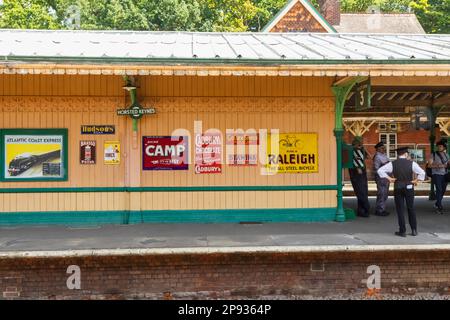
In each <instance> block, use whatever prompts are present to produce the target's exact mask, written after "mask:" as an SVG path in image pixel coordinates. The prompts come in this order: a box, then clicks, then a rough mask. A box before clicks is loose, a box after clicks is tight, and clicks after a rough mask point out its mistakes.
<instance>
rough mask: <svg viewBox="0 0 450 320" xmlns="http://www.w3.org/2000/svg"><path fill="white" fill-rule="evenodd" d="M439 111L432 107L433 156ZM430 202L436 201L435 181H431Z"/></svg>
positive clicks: (431, 144) (431, 145) (431, 148)
mask: <svg viewBox="0 0 450 320" xmlns="http://www.w3.org/2000/svg"><path fill="white" fill-rule="evenodd" d="M438 112H439V111H438V110H437V109H436V108H433V107H430V115H431V118H430V123H431V128H430V136H429V141H430V150H431V154H433V152H434V150H435V148H434V146H435V143H436V128H435V123H436V117H437V113H438ZM428 200H436V192H435V190H434V183H433V181H431V183H430V193H429V195H428Z"/></svg>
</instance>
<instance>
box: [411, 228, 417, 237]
mask: <svg viewBox="0 0 450 320" xmlns="http://www.w3.org/2000/svg"><path fill="white" fill-rule="evenodd" d="M411 235H412V236H414V237H415V236H417V235H418V233H417V230H416V229H412V232H411Z"/></svg>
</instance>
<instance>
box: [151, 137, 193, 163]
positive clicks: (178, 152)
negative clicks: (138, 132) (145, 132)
mask: <svg viewBox="0 0 450 320" xmlns="http://www.w3.org/2000/svg"><path fill="white" fill-rule="evenodd" d="M188 148H189V144H188V137H187V136H146V137H142V151H143V152H142V153H143V156H142V169H143V170H188V168H189V164H188Z"/></svg>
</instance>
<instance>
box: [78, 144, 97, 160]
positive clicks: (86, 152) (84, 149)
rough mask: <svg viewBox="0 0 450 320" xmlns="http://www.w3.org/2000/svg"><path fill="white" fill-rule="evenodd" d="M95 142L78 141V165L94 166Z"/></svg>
mask: <svg viewBox="0 0 450 320" xmlns="http://www.w3.org/2000/svg"><path fill="white" fill-rule="evenodd" d="M96 149H97V147H96V142H95V141H80V164H95V160H96V155H97V153H96Z"/></svg>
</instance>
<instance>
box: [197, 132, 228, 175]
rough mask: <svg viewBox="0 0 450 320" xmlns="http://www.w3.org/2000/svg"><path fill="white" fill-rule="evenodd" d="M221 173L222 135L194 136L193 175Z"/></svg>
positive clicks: (205, 134) (206, 134)
mask: <svg viewBox="0 0 450 320" xmlns="http://www.w3.org/2000/svg"><path fill="white" fill-rule="evenodd" d="M221 172H222V135H221V134H220V133H217V134H209V133H204V134H197V135H196V136H195V173H197V174H202V173H221Z"/></svg>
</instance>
